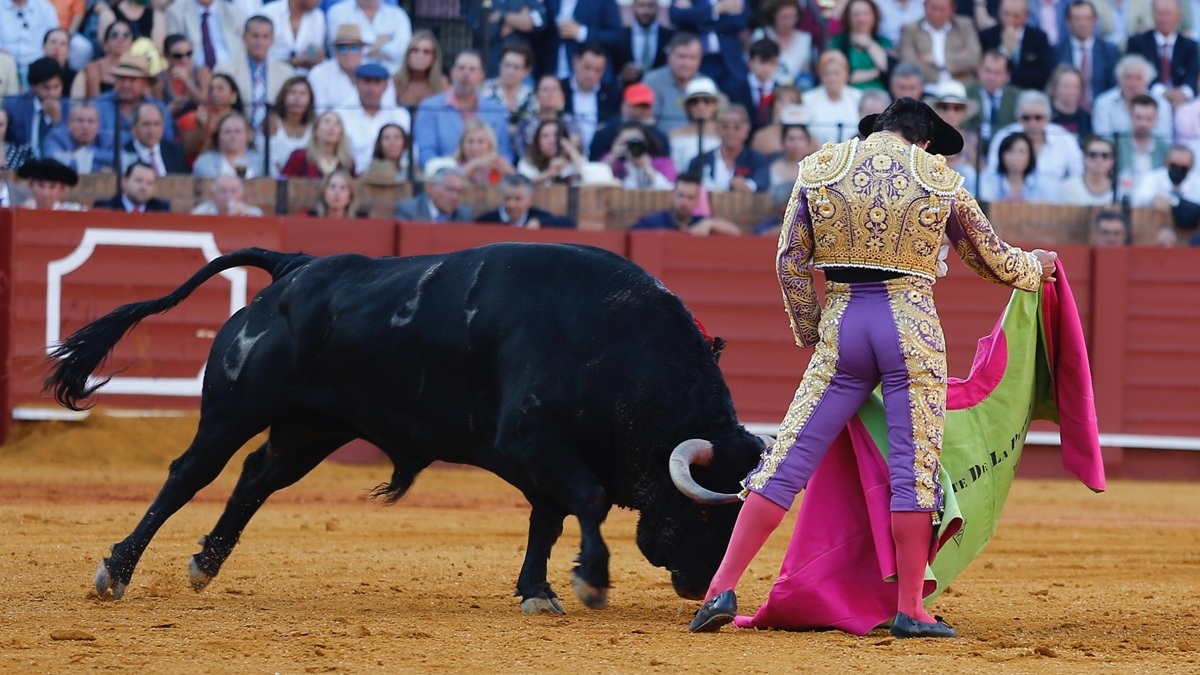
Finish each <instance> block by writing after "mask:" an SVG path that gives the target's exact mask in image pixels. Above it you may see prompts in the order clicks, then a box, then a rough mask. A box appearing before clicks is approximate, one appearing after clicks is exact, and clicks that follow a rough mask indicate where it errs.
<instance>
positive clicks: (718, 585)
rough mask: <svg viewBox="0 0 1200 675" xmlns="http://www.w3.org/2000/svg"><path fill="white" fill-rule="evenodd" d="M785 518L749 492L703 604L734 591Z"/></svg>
mask: <svg viewBox="0 0 1200 675" xmlns="http://www.w3.org/2000/svg"><path fill="white" fill-rule="evenodd" d="M785 515H787V509H785V508H783V507H782V506H780V505H778V504H776V503H775V502H773V501H771V500H770V499H767V498H766V497H763V496H762V495H760V494H758V493H757V492H751V493H750V496H749V497H746V503H744V504H742V510H741V512H739V513H738V517H737V523H736V524H735V525H734V526H733V535H732V536H731V537H730V538H729V548H727V549H726V550H725V558H724V559H723V560H721V566H720V567H719V568H717V573H716V575H715V576H713V580H712V585H710V586H709V587H708V593H707V594H706V595H705V596H704V599H705V600H709V599H710V598H713V597H715V596H716V595H718V594H720V593H724V592H725V591H731V590H733V589H734V588H735V587H737V583H738V581H739V580H740V579H741V578H742V575H743V574H745V572H746V568H747V567H749V566H750V561H751V560H753V559H754V556H755V555H757V554H758V551H759V549H761V548H762V547H763V544H765V543H766V542H767V538H768V537H770V536H771V533H772V532H774V531H775V528H777V527H779V523H781V522H782V521H783V517H784V516H785ZM927 524H928V520H927Z"/></svg>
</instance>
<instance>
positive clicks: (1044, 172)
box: [987, 122, 1083, 195]
mask: <svg viewBox="0 0 1200 675" xmlns="http://www.w3.org/2000/svg"><path fill="white" fill-rule="evenodd" d="M1022 129H1023V127H1022V126H1021V123H1020V122H1013V123H1012V124H1009V125H1007V126H1005V127H1002V128H1001V129H1000V130H999V131H997V132H996V135H995V136H994V137H993V138H992V141H991V143H989V144H988V157H987V170H988V171H989V172H992V173H996V172H997V171H998V167H999V166H1000V143H1001V141H1003V140H1004V139H1005V138H1006V137H1007V136H1010V135H1012V134H1014V133H1016V132H1018V131H1021V130H1022ZM1036 173H1037V175H1038V177H1039V179H1040V181H1039V183H1040V185H1041V187H1042V188H1043V189H1044V191H1045V192H1044V194H1046V195H1051V194H1054V192H1053V191H1054V190H1055V189H1056V188H1057V187H1058V186H1060V185H1062V182H1063V181H1064V180H1066V179H1067V178H1070V177H1071V176H1082V175H1083V150H1081V149H1080V148H1079V136H1078V135H1077V134H1073V133H1071V132H1069V131H1067V130H1066V129H1064V128H1062V127H1061V126H1059V125H1057V124H1053V123H1047V124H1046V142H1045V144H1044V145H1043V146H1042V151H1041V152H1040V153H1039V154H1038V156H1037V170H1036Z"/></svg>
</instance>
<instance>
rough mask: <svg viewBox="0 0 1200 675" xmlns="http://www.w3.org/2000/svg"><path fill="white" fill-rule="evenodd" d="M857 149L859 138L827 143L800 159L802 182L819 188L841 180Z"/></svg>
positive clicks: (804, 184)
mask: <svg viewBox="0 0 1200 675" xmlns="http://www.w3.org/2000/svg"><path fill="white" fill-rule="evenodd" d="M857 150H858V139H857V138H852V139H850V140H849V141H846V142H844V143H826V144H825V145H823V146H821V149H820V150H817V151H816V152H814V153H813V154H811V155H809V156H808V157H805V158H804V159H802V160H800V181H799V182H800V184H801V185H803V186H804V187H806V188H818V187H822V186H824V185H830V184H832V183H834V182H837V181H839V180H841V179H842V177H844V176H845V175H846V172H847V171H849V170H850V163H851V162H853V161H854V153H855V152H856V151H857Z"/></svg>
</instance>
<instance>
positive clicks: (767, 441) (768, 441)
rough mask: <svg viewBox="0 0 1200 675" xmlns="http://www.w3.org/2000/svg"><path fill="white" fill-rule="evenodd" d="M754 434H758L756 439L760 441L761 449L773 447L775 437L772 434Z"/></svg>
mask: <svg viewBox="0 0 1200 675" xmlns="http://www.w3.org/2000/svg"><path fill="white" fill-rule="evenodd" d="M756 435H757V436H758V440H760V441H762V444H763V450H770V449H771V448H773V447H775V437H774V436H768V435H766V434H756Z"/></svg>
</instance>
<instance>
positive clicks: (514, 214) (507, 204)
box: [475, 173, 575, 230]
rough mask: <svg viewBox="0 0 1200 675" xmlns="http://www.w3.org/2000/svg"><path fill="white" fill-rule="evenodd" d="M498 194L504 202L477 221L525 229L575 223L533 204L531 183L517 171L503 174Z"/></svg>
mask: <svg viewBox="0 0 1200 675" xmlns="http://www.w3.org/2000/svg"><path fill="white" fill-rule="evenodd" d="M500 196H501V198H502V199H503V200H504V204H503V205H501V206H500V208H498V209H495V210H494V211H488V212H487V213H485V214H483V215H481V216H479V217H478V218H476V219H475V222H477V223H487V224H489V225H511V226H512V227H523V228H525V229H527V230H538V229H541V228H543V227H564V228H573V227H575V223H574V222H573V221H572V220H571V219H570V218H564V217H561V216H556V215H554V214H553V213H550V212H549V211H546V210H545V209H539V208H537V207H536V206H534V205H533V183H531V182H530V181H529V179H528V178H526V177H525V176H522V175H521V174H519V173H515V174H513V175H511V176H505V177H504V179H503V180H501V181H500Z"/></svg>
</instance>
